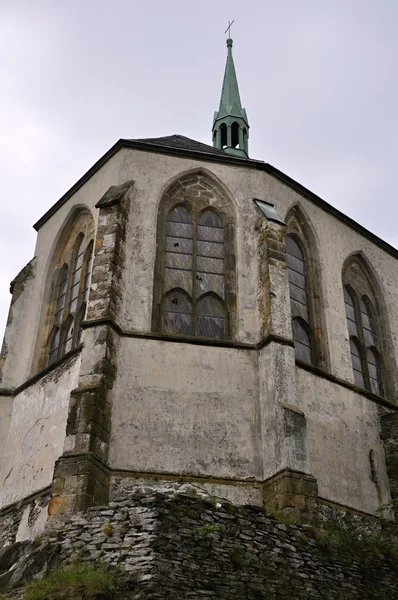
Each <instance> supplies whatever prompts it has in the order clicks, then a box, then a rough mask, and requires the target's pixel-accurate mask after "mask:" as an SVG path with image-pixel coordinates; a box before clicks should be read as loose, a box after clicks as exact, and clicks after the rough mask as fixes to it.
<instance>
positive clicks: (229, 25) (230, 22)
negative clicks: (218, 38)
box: [224, 19, 235, 38]
mask: <svg viewBox="0 0 398 600" xmlns="http://www.w3.org/2000/svg"><path fill="white" fill-rule="evenodd" d="M233 23H235V19H234V20H233V21H228V27H227V28H226V30H225V31H224V33H227V31H228V37H229V38H230V37H231V26H232V24H233Z"/></svg>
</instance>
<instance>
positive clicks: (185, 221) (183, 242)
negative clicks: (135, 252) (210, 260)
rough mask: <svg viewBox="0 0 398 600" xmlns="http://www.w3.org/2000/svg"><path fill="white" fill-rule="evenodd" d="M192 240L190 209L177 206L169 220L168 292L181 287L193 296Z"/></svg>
mask: <svg viewBox="0 0 398 600" xmlns="http://www.w3.org/2000/svg"><path fill="white" fill-rule="evenodd" d="M192 239H193V227H192V218H191V215H190V213H189V211H188V209H187V208H186V207H185V206H175V207H174V208H173V209H172V210H171V211H170V213H169V216H168V219H167V234H166V259H165V263H166V264H165V267H166V269H165V291H166V292H167V291H168V290H170V289H173V288H176V287H179V288H182V289H183V290H185V291H186V292H187V293H188V294H192ZM167 331H169V330H168V329H167Z"/></svg>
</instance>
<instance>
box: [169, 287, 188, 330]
mask: <svg viewBox="0 0 398 600" xmlns="http://www.w3.org/2000/svg"><path fill="white" fill-rule="evenodd" d="M191 323H192V306H191V301H190V299H189V298H188V296H187V295H186V294H184V293H183V292H181V291H180V290H172V291H171V292H169V293H168V294H167V296H166V298H165V299H164V301H163V310H162V329H163V331H165V332H168V333H182V334H184V335H189V334H190V333H191V328H192V327H191Z"/></svg>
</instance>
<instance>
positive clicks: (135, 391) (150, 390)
mask: <svg viewBox="0 0 398 600" xmlns="http://www.w3.org/2000/svg"><path fill="white" fill-rule="evenodd" d="M259 444H260V435H259V415H258V383H257V355H256V352H253V351H250V350H248V351H247V350H236V349H230V348H216V347H207V346H196V345H192V344H182V343H171V342H161V341H154V340H141V339H135V338H124V339H123V341H122V346H121V351H120V360H119V362H118V371H117V380H116V384H115V388H114V405H113V412H112V436H111V443H110V459H109V460H110V466H111V467H112V468H113V469H128V470H134V471H163V472H171V473H191V474H197V475H217V476H218V477H238V478H246V477H256V478H260V479H261V477H262V461H261V450H260V447H259Z"/></svg>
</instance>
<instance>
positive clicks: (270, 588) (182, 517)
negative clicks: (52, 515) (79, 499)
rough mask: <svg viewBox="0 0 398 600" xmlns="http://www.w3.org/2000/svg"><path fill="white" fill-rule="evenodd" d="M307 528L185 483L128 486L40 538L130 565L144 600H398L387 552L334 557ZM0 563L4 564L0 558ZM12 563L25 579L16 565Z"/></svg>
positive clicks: (64, 550) (79, 557) (67, 554)
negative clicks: (297, 599) (112, 498)
mask: <svg viewBox="0 0 398 600" xmlns="http://www.w3.org/2000/svg"><path fill="white" fill-rule="evenodd" d="M313 533H314V530H313V529H310V528H309V526H305V525H304V526H301V525H294V524H290V525H289V524H286V523H283V522H281V521H279V520H278V519H276V518H274V517H270V516H266V515H265V514H264V512H263V510H262V509H261V508H260V507H254V506H245V507H238V506H235V505H233V504H231V503H229V502H227V501H221V500H219V499H217V498H214V497H211V496H208V495H207V494H206V493H204V492H203V491H202V490H200V488H198V487H195V486H191V485H189V484H182V485H180V486H178V485H175V484H174V485H173V484H163V485H159V486H158V487H157V488H156V487H155V486H152V487H149V486H147V487H145V486H142V485H141V486H140V485H132V486H131V488H130V489H127V488H124V489H123V490H121V491H120V494H119V496H117V495H116V496H115V497H114V500H113V501H112V502H111V503H110V504H109V506H107V507H93V508H90V509H88V510H87V511H86V512H84V513H79V514H76V515H75V516H73V517H71V518H70V519H69V520H68V521H67V522H66V523H65V525H64V526H63V528H62V529H60V530H54V531H47V532H46V534H45V536H43V538H42V540H41V543H42V544H44V546H43V547H46V548H48V553H49V555H50V556H54V553H55V549H57V552H58V553H59V554H58V555H59V561H60V562H61V563H70V562H73V561H103V562H105V563H108V564H111V565H116V566H118V567H120V568H121V569H124V570H126V571H128V572H129V573H131V574H132V581H133V582H134V587H135V590H136V593H137V594H142V596H140V595H138V596H134V597H145V598H147V599H148V600H149V599H154V600H166V599H170V598H173V599H177V600H178V599H187V598H189V599H193V600H194V599H198V600H199V598H200V599H201V600H203V599H209V600H210V599H212V600H217V599H220V600H223V599H225V600H227V599H228V600H231V598H236V599H248V600H255V599H259V598H266V599H267V600H277V599H281V600H293V599H296V598H300V599H304V600H305V599H308V600H312V599H314V600H316V599H324V600H350V599H356V600H366V599H369V600H370V599H372V600H375V599H378V600H387V599H388V600H394V599H396V600H398V577H397V576H398V565H397V561H396V560H391V556H389V555H387V554H384V553H383V552H378V553H372V555H371V556H368V555H367V554H366V553H364V554H363V555H362V556H359V555H358V552H357V551H356V553H354V552H352V553H351V552H350V551H348V552H345V553H343V554H342V555H341V556H339V555H338V554H336V552H333V547H330V545H328V547H326V546H325V544H321V543H320V542H319V539H318V538H316V536H314V535H313ZM36 543H37V542H36ZM28 544H29V543H28ZM46 545H47V546H46ZM348 550H349V549H348ZM8 553H9V555H10V556H11V554H10V552H9V551H8ZM20 554H21V553H20ZM41 554H42V552H41ZM15 555H16V554H15V553H14V556H15ZM23 560H26V557H24V559H23ZM0 563H1V564H2V566H3V569H4V567H5V565H4V557H2V556H0ZM28 563H29V560H28ZM29 564H30V565H31V562H30V563H29ZM10 567H12V568H13V569H14V570H15V571H16V572H18V574H19V577H20V576H21V572H23V569H21V567H20V566H18V565H17V568H15V565H14V566H12V565H9V568H10ZM40 568H41V569H42V566H41V563H40ZM11 583H12V578H11Z"/></svg>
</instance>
